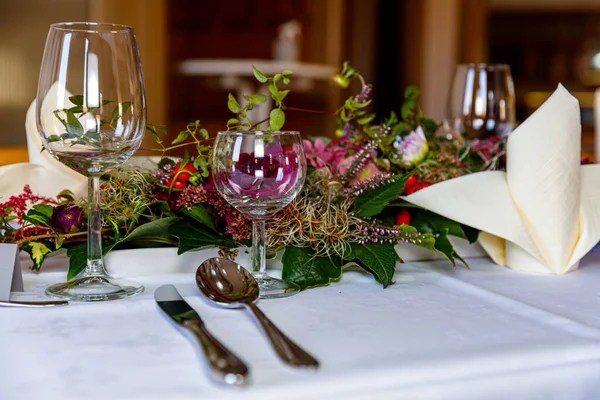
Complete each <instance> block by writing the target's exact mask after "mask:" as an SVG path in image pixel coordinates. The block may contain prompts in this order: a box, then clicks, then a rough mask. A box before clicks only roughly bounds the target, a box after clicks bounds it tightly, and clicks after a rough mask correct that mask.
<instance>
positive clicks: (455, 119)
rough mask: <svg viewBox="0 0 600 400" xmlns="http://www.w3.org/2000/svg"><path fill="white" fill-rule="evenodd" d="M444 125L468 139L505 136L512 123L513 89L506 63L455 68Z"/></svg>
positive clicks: (513, 120) (513, 112)
mask: <svg viewBox="0 0 600 400" xmlns="http://www.w3.org/2000/svg"><path fill="white" fill-rule="evenodd" d="M446 117H447V118H446V121H445V127H446V129H447V130H450V131H455V132H457V133H466V135H467V137H468V138H469V139H485V138H488V137H490V136H497V137H506V136H508V134H509V133H510V132H511V131H512V130H513V129H514V126H515V91H514V85H513V80H512V76H511V74H510V67H509V66H508V65H505V64H461V65H458V66H457V68H456V72H455V74H454V79H453V81H452V87H451V89H450V96H449V98H448V104H447V115H446Z"/></svg>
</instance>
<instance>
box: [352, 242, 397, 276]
mask: <svg viewBox="0 0 600 400" xmlns="http://www.w3.org/2000/svg"><path fill="white" fill-rule="evenodd" d="M344 258H345V259H346V260H348V261H352V260H358V261H359V262H358V265H360V266H361V267H362V268H363V269H365V270H366V271H367V272H369V273H370V274H371V275H373V277H374V278H375V280H376V281H377V282H379V283H381V284H382V285H383V287H388V286H389V285H391V284H392V283H393V281H392V279H393V278H394V272H395V271H396V262H398V261H401V259H400V257H399V256H398V253H396V250H395V249H394V245H393V244H375V243H365V244H358V243H352V244H351V251H350V254H349V255H347V256H346V257H344Z"/></svg>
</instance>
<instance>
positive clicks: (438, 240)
mask: <svg viewBox="0 0 600 400" xmlns="http://www.w3.org/2000/svg"><path fill="white" fill-rule="evenodd" d="M411 223H412V221H411ZM399 230H400V231H401V232H402V233H404V234H415V233H418V232H417V229H416V228H415V227H413V226H411V225H402V226H400V228H399ZM411 244H413V245H415V246H419V247H423V248H424V249H427V250H432V251H435V252H436V253H438V254H441V255H443V256H445V257H446V258H447V259H448V260H449V261H450V262H451V263H452V265H453V266H455V265H456V260H455V258H458V259H459V260H460V261H462V263H463V264H465V265H467V263H466V262H465V261H464V260H463V259H462V258H461V257H460V256H459V255H458V254H456V251H455V250H454V247H453V246H452V243H450V241H449V240H448V229H442V230H441V231H439V232H438V233H436V234H434V233H423V232H421V238H420V240H418V241H415V242H414V243H411Z"/></svg>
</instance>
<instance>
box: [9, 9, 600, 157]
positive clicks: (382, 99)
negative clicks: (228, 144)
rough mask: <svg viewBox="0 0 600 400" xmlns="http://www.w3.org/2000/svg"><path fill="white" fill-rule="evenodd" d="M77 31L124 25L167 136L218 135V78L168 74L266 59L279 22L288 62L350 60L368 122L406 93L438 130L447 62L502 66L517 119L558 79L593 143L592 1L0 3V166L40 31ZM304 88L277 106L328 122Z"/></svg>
mask: <svg viewBox="0 0 600 400" xmlns="http://www.w3.org/2000/svg"><path fill="white" fill-rule="evenodd" d="M84 20H89V21H104V22H118V23H125V24H130V25H132V26H133V27H134V28H135V30H136V34H137V38H138V41H139V47H140V52H141V57H142V63H143V67H144V74H145V78H146V86H147V96H148V107H149V121H150V122H152V123H154V124H159V125H160V124H163V125H167V126H168V127H169V129H170V131H171V132H172V134H173V135H174V134H175V133H176V132H177V131H178V130H179V129H181V128H182V127H184V126H185V124H186V123H187V122H189V121H192V120H196V119H200V120H201V121H202V123H203V125H205V126H206V127H207V128H209V129H210V130H213V131H216V130H218V129H223V128H224V127H225V121H226V120H227V118H228V117H230V115H229V113H228V111H227V108H226V98H227V93H228V92H229V91H230V89H228V88H226V85H225V82H224V81H223V79H222V77H220V78H219V77H215V76H209V75H206V76H202V74H189V73H185V72H182V69H181V65H182V63H184V62H186V61H189V60H198V59H200V60H205V61H206V60H215V59H246V60H250V59H266V60H268V59H272V58H273V57H274V55H275V52H274V43H275V41H276V40H277V37H278V33H279V31H278V29H279V28H280V27H281V26H282V24H284V23H286V22H289V21H296V22H297V23H299V25H300V26H301V36H299V37H298V41H297V44H298V49H297V53H296V57H297V61H299V62H302V63H309V64H311V65H315V64H317V65H329V66H332V67H336V68H337V67H339V66H340V65H341V63H342V62H343V61H344V60H349V61H351V63H352V64H354V65H355V66H356V67H357V68H358V69H359V70H360V71H361V72H362V73H363V74H364V75H365V77H366V78H367V79H368V80H369V81H370V82H374V83H375V85H376V92H375V102H374V109H375V111H376V112H377V113H378V114H379V115H380V116H382V117H383V116H384V115H386V114H388V113H389V111H391V110H393V109H397V108H398V107H399V106H400V104H401V102H402V93H403V90H404V88H405V87H406V86H407V85H409V84H415V85H418V86H419V87H420V88H421V91H422V99H421V103H422V108H423V109H424V111H425V112H426V113H427V114H429V115H430V116H431V117H433V118H435V119H437V120H441V119H443V118H444V115H445V107H446V98H447V94H448V90H449V86H450V82H451V79H452V74H453V72H454V68H455V65H456V64H457V63H459V62H503V63H508V64H510V66H511V68H512V72H513V77H514V79H515V87H516V94H517V107H518V109H517V117H518V119H519V120H523V119H524V118H526V117H527V115H528V114H529V113H530V112H531V111H532V110H533V109H535V108H536V107H538V106H539V104H541V102H543V101H544V99H545V98H546V97H547V96H548V95H549V94H550V93H551V92H552V90H553V89H554V88H555V87H556V85H557V83H558V82H563V83H564V84H565V85H566V86H567V88H568V89H569V90H571V91H572V92H573V93H574V95H575V96H576V97H578V99H579V100H580V102H581V105H582V114H583V124H584V134H587V137H590V132H593V113H592V107H593V92H594V90H595V88H596V87H597V86H599V85H600V72H599V71H600V0H569V1H566V0H285V1H273V0H227V1H209V0H18V1H17V0H0V164H5V163H8V162H16V161H19V160H23V159H26V152H25V151H24V145H25V129H24V120H25V112H26V110H27V107H28V106H29V104H30V102H31V101H32V100H33V98H34V97H35V93H36V85H37V75H38V71H39V65H40V60H41V57H42V52H43V46H44V41H45V37H46V33H47V30H48V25H49V24H51V23H53V22H61V21H84ZM250 62H251V61H248V63H249V64H250ZM248 68H250V66H248ZM297 79H301V76H298V77H297ZM304 83H307V82H304ZM307 84H308V86H304V89H303V90H298V91H295V92H293V93H292V95H291V96H290V97H289V99H287V100H286V103H287V105H289V106H293V107H299V108H310V109H319V110H324V111H326V112H332V111H334V110H335V108H336V107H337V105H338V104H339V102H340V100H341V99H342V98H343V96H346V95H347V93H339V92H338V91H336V90H335V89H333V88H331V87H330V86H329V85H328V84H327V82H325V81H324V80H323V79H314V80H312V81H311V82H308V83H307ZM334 123H335V121H334V120H333V118H332V117H331V116H329V115H319V114H302V113H292V112H290V113H288V123H287V125H286V126H287V127H288V128H295V129H298V130H301V131H302V132H303V133H305V134H307V135H326V136H331V135H332V134H333V129H334ZM584 137H585V135H584ZM589 140H590V139H588V140H587V141H585V139H584V144H585V145H590V144H589Z"/></svg>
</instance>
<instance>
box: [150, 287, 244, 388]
mask: <svg viewBox="0 0 600 400" xmlns="http://www.w3.org/2000/svg"><path fill="white" fill-rule="evenodd" d="M154 299H155V300H156V303H157V304H158V306H159V307H160V308H161V309H162V310H163V311H164V312H165V314H167V315H168V316H169V317H171V319H173V321H175V322H176V323H177V324H178V325H179V326H181V327H183V328H185V330H184V331H185V332H187V333H191V334H192V335H193V337H194V338H195V340H196V341H197V342H198V343H199V344H200V347H201V348H202V351H203V352H204V355H205V356H206V360H207V362H208V366H209V368H210V372H211V377H212V378H214V379H216V380H217V381H221V382H224V383H226V384H228V385H241V384H243V383H244V382H246V380H247V377H248V367H246V364H244V362H243V361H242V360H240V359H239V358H238V357H237V356H236V355H234V354H233V353H232V352H231V351H230V350H229V349H227V348H226V347H225V346H224V345H223V344H222V343H221V342H219V341H218V340H217V339H216V338H215V337H214V336H213V335H211V334H210V332H209V331H208V330H207V329H206V327H205V326H204V322H203V321H202V319H200V316H199V315H198V313H197V312H196V311H195V310H194V309H193V308H192V307H191V306H190V305H189V304H188V303H186V302H185V300H183V298H182V297H181V295H180V294H179V292H178V291H177V289H176V288H175V286H173V285H163V286H160V287H159V288H158V289H156V291H155V292H154Z"/></svg>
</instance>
